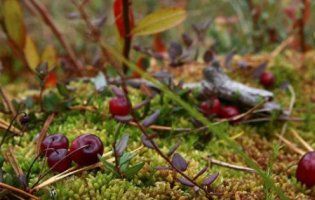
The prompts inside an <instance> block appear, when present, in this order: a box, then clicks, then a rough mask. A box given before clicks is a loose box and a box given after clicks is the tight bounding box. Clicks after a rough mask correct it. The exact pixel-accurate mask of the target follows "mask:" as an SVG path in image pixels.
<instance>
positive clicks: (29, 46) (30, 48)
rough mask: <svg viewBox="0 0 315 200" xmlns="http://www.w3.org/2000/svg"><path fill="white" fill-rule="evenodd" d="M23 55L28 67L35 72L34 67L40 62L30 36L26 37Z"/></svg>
mask: <svg viewBox="0 0 315 200" xmlns="http://www.w3.org/2000/svg"><path fill="white" fill-rule="evenodd" d="M24 55H25V59H26V62H27V64H28V66H29V67H30V68H31V69H32V70H33V71H34V72H36V67H37V66H38V64H39V62H40V58H39V55H38V51H37V48H36V45H35V43H34V41H33V40H32V38H31V37H30V36H27V37H26V43H25V47H24Z"/></svg>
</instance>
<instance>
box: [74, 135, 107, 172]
mask: <svg viewBox="0 0 315 200" xmlns="http://www.w3.org/2000/svg"><path fill="white" fill-rule="evenodd" d="M103 152H104V146H103V143H102V141H101V140H100V138H99V137H97V136H96V135H93V134H84V135H80V136H79V137H77V138H76V139H75V140H74V141H73V142H72V144H71V147H70V153H71V159H72V160H73V161H74V162H75V163H77V164H78V165H80V166H86V165H91V164H94V163H97V162H98V161H99V158H98V156H99V155H103Z"/></svg>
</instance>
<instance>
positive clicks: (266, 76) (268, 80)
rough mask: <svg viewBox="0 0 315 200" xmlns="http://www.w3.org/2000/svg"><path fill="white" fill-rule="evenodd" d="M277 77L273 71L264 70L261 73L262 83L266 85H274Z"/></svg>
mask: <svg viewBox="0 0 315 200" xmlns="http://www.w3.org/2000/svg"><path fill="white" fill-rule="evenodd" d="M275 80H276V79H275V77H274V75H273V74H272V73H271V72H264V73H262V74H261V75H260V84H262V85H263V86H264V87H266V88H268V87H272V86H273V85H274V84H275Z"/></svg>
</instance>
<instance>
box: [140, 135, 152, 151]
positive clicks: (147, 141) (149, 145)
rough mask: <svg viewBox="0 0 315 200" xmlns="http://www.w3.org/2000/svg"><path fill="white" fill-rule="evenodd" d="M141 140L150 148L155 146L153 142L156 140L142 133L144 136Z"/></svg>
mask: <svg viewBox="0 0 315 200" xmlns="http://www.w3.org/2000/svg"><path fill="white" fill-rule="evenodd" d="M141 141H142V143H143V145H144V146H146V147H148V148H149V149H154V146H153V144H152V143H153V142H154V141H153V140H150V139H148V138H147V136H145V135H142V136H141Z"/></svg>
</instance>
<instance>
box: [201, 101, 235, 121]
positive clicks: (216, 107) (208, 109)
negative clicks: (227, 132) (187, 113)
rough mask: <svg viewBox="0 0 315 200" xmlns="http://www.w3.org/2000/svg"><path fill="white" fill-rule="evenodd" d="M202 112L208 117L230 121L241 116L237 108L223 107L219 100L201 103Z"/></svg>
mask: <svg viewBox="0 0 315 200" xmlns="http://www.w3.org/2000/svg"><path fill="white" fill-rule="evenodd" d="M200 110H201V112H202V113H204V114H205V115H206V116H211V115H216V116H218V117H220V118H223V119H230V118H232V117H235V116H237V115H239V114H240V111H239V109H238V108H237V107H236V106H223V105H221V102H220V100H219V99H218V98H213V99H211V100H207V101H203V102H201V104H200Z"/></svg>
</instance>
